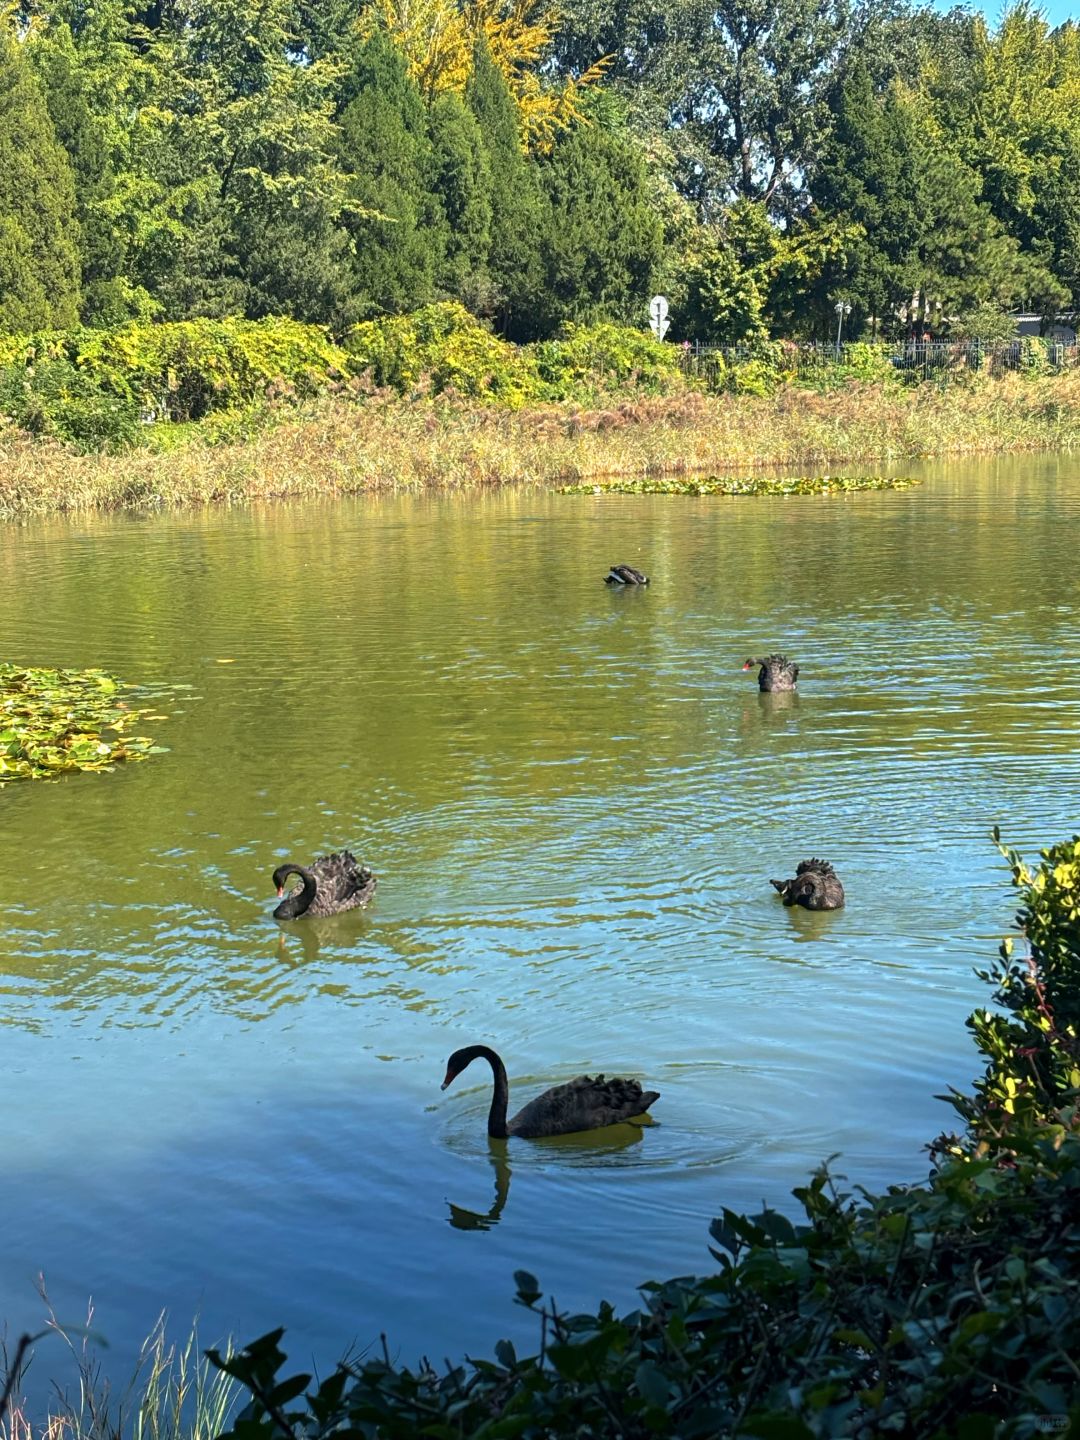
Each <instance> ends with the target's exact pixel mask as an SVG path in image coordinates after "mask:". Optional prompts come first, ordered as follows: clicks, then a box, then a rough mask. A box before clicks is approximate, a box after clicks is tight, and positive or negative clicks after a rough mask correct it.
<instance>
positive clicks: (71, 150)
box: [30, 21, 130, 325]
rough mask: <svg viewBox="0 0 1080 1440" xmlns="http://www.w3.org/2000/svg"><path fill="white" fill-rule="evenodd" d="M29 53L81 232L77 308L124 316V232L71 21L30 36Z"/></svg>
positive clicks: (94, 318) (102, 316)
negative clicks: (66, 165) (66, 167)
mask: <svg viewBox="0 0 1080 1440" xmlns="http://www.w3.org/2000/svg"><path fill="white" fill-rule="evenodd" d="M30 56H31V59H32V60H33V62H34V68H35V69H36V71H37V73H38V76H39V77H40V80H41V86H42V90H43V92H44V95H45V101H46V104H47V105H48V108H49V117H50V119H51V120H52V123H53V129H54V130H55V132H56V138H57V139H58V140H59V141H60V143H61V144H62V145H63V147H64V149H65V150H66V151H67V155H68V159H69V161H70V162H71V169H72V175H73V178H74V182H75V209H76V218H77V219H78V222H79V228H80V236H81V246H80V251H81V260H82V310H83V318H84V319H85V320H87V321H89V322H90V323H91V324H93V323H96V322H100V323H102V324H106V325H107V324H117V323H119V322H121V321H122V320H124V319H126V318H128V315H129V314H130V306H129V305H128V303H127V297H126V293H125V292H126V287H125V286H124V285H123V282H122V281H119V276H120V275H121V273H122V270H123V266H124V260H125V248H126V247H125V243H124V236H123V233H122V231H121V229H120V227H119V226H118V224H117V223H116V218H115V216H114V213H113V208H112V207H113V202H114V199H115V191H116V182H115V176H114V174H113V164H112V157H111V155H110V153H109V148H108V144H107V139H106V134H105V125H104V123H103V121H102V118H101V117H100V116H99V115H97V114H95V113H94V111H93V109H92V108H91V104H90V99H89V97H88V94H87V80H86V76H85V75H84V71H83V66H82V63H81V56H80V54H79V52H78V51H77V50H76V48H75V42H74V39H73V37H72V33H71V28H70V26H69V25H68V24H67V23H66V22H64V21H56V22H54V23H53V24H51V25H49V26H47V27H46V28H45V29H44V30H43V31H42V33H41V34H39V35H37V36H35V37H34V40H33V44H32V45H31V46H30Z"/></svg>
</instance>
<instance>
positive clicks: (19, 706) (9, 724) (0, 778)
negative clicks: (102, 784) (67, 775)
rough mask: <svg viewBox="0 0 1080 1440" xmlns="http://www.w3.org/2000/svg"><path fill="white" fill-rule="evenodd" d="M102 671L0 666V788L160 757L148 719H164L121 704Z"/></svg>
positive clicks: (114, 683) (118, 688)
mask: <svg viewBox="0 0 1080 1440" xmlns="http://www.w3.org/2000/svg"><path fill="white" fill-rule="evenodd" d="M124 688H125V687H124V686H122V684H121V682H120V681H119V680H117V679H116V678H115V677H114V676H112V675H109V674H107V673H106V671H104V670H51V669H37V668H29V667H23V666H18V665H5V664H0V784H3V782H4V781H6V780H23V779H38V778H42V777H48V776H55V775H61V774H63V773H64V772H66V771H69V770H111V769H112V768H113V766H114V765H115V764H116V763H117V761H121V760H143V759H145V758H146V756H147V755H154V754H160V753H162V752H163V751H164V749H165V747H164V746H162V745H155V744H154V742H153V740H151V739H150V738H149V737H148V736H146V735H136V734H133V733H131V732H132V731H133V729H134V728H135V727H137V726H138V725H139V724H140V722H141V721H142V720H144V719H146V718H153V719H156V720H161V719H164V718H165V717H164V716H162V715H155V716H152V717H149V716H148V712H147V711H146V710H144V709H139V708H137V707H135V706H133V705H130V704H128V703H127V702H126V701H125V700H123V699H121V698H120V696H121V692H122V691H123V690H124Z"/></svg>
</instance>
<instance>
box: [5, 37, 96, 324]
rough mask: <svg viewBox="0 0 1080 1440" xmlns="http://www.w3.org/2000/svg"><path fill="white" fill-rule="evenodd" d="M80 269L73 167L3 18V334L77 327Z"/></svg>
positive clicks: (20, 51) (18, 42)
mask: <svg viewBox="0 0 1080 1440" xmlns="http://www.w3.org/2000/svg"><path fill="white" fill-rule="evenodd" d="M80 268H81V266H80V258H79V225H78V221H77V219H76V217H75V185H74V179H73V176H72V172H71V165H70V163H69V162H68V157H67V153H66V151H65V150H64V147H63V146H62V145H61V144H60V142H59V141H58V140H57V138H56V133H55V131H54V129H53V125H52V121H51V120H50V118H49V111H48V108H47V106H46V104H45V100H44V98H43V96H42V93H41V87H40V85H39V84H38V80H37V77H36V75H35V74H34V72H33V70H32V69H31V67H30V65H29V64H28V62H27V59H26V55H25V53H24V50H23V45H22V42H21V41H20V40H18V39H17V38H16V35H15V33H14V30H13V28H12V26H11V23H10V21H9V20H8V19H7V18H6V17H0V327H2V328H4V329H8V330H34V329H39V328H42V329H43V328H47V327H52V326H65V325H74V324H75V322H76V321H77V319H78V314H79V272H80Z"/></svg>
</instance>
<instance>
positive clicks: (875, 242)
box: [812, 59, 930, 334]
mask: <svg viewBox="0 0 1080 1440" xmlns="http://www.w3.org/2000/svg"><path fill="white" fill-rule="evenodd" d="M829 103H830V108H831V110H832V116H833V123H832V128H831V133H830V135H829V138H828V140H827V142H826V143H825V145H824V147H823V153H822V155H821V159H820V161H819V163H818V166H817V168H816V170H815V172H814V177H813V182H812V191H813V196H814V201H815V204H816V205H817V207H818V209H819V210H820V211H821V212H822V213H824V214H825V215H829V216H836V217H840V216H843V217H844V218H845V219H846V220H850V221H852V222H854V224H855V225H857V226H859V227H860V230H861V234H859V235H858V236H857V237H856V238H853V239H852V240H851V241H850V242H849V244H848V247H847V254H846V264H845V266H844V267H843V275H842V279H839V278H838V275H837V269H836V267H835V266H834V267H832V270H831V273H830V274H829V276H828V279H827V282H826V283H827V284H832V285H833V286H834V287H836V288H838V289H840V290H842V291H843V294H844V297H845V298H846V299H850V300H851V301H852V302H853V304H854V305H855V307H856V313H855V316H854V318H853V321H852V326H851V328H852V333H853V334H855V333H858V331H859V330H860V329H861V327H862V324H863V321H864V320H865V318H866V317H867V316H868V315H876V316H883V315H886V314H888V313H889V311H890V308H891V307H895V306H897V305H899V304H900V303H901V302H902V301H905V300H907V299H909V298H910V296H911V294H912V292H913V291H914V290H915V289H917V288H919V286H920V285H921V284H922V282H923V278H924V277H923V273H922V265H921V258H922V242H923V239H924V237H925V235H926V230H927V225H928V223H929V221H930V216H929V214H928V209H929V201H930V197H929V196H928V195H927V194H926V180H925V174H924V171H923V169H922V166H921V165H920V163H919V162H920V160H921V155H920V146H919V135H918V133H917V130H916V127H915V124H914V117H913V116H912V114H911V111H910V107H909V106H908V105H906V104H905V103H904V100H903V97H902V95H901V93H900V91H899V89H898V87H897V86H895V85H892V84H890V85H889V86H888V87H887V89H886V92H885V94H884V95H883V96H879V95H877V94H875V93H874V87H873V84H872V82H871V77H870V72H869V70H868V68H867V66H866V64H865V63H864V62H863V61H862V60H861V59H859V60H856V61H854V62H853V63H852V65H851V67H850V68H849V69H848V71H847V73H846V74H845V75H844V76H843V78H842V80H841V81H840V82H839V83H838V84H837V85H836V86H834V88H833V90H832V92H831V93H830V96H829ZM829 303H830V302H829V299H828V297H827V296H824V297H823V298H822V300H821V304H822V305H823V306H824V307H825V314H824V319H825V320H826V321H827V320H828V318H829V316H828V313H827V307H828V305H829Z"/></svg>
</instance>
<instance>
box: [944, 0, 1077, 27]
mask: <svg viewBox="0 0 1080 1440" xmlns="http://www.w3.org/2000/svg"><path fill="white" fill-rule="evenodd" d="M942 8H943V9H945V8H948V7H947V6H943V7H942ZM972 8H973V9H975V10H981V11H982V13H983V14H984V15H985V16H986V18H987V19H988V20H989V21H990V22H991V23H996V22H997V21H998V20H999V19H1000V17H1001V11H1002V6H1001V4H1000V3H999V0H985V3H983V4H978V3H975V0H972ZM1039 9H1040V10H1042V11H1043V13H1044V14H1045V15H1046V18H1047V19H1048V20H1049V21H1050V24H1051V25H1060V24H1061V22H1062V21H1063V20H1080V0H1042V3H1041V4H1040V5H1039Z"/></svg>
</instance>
